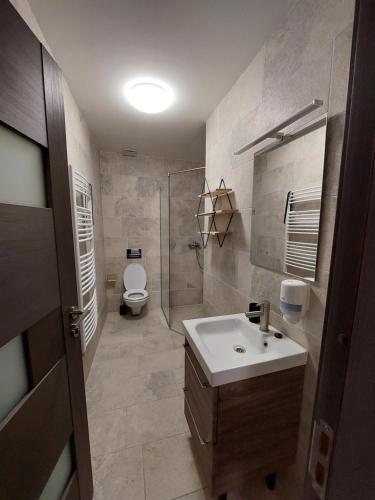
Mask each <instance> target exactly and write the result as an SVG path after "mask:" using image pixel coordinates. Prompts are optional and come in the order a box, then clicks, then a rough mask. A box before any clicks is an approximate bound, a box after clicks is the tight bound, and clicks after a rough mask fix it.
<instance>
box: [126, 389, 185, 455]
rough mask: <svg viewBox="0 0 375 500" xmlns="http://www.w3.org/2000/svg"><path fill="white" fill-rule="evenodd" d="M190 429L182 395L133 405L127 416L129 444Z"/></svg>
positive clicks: (146, 441)
mask: <svg viewBox="0 0 375 500" xmlns="http://www.w3.org/2000/svg"><path fill="white" fill-rule="evenodd" d="M187 431H188V427H187V423H186V420H185V416H184V399H183V397H181V396H178V397H174V398H168V399H160V400H158V401H152V402H150V403H145V404H143V405H136V406H131V407H129V408H128V409H127V416H126V438H125V439H126V443H127V446H133V445H137V444H143V443H149V442H151V441H156V440H157V439H162V438H165V437H168V436H174V435H177V434H182V433H184V432H187Z"/></svg>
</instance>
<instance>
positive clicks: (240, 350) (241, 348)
mask: <svg viewBox="0 0 375 500" xmlns="http://www.w3.org/2000/svg"><path fill="white" fill-rule="evenodd" d="M233 350H234V352H236V353H237V354H245V352H246V349H245V348H244V346H243V345H234V346H233Z"/></svg>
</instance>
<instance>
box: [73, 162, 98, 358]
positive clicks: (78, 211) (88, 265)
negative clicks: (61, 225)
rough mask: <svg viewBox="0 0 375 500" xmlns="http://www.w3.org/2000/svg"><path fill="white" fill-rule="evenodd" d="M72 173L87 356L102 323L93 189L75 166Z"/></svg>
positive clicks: (84, 343)
mask: <svg viewBox="0 0 375 500" xmlns="http://www.w3.org/2000/svg"><path fill="white" fill-rule="evenodd" d="M69 173H70V186H71V194H72V196H71V199H72V213H73V222H74V236H75V238H74V247H75V256H76V272H77V287H78V305H79V307H80V308H82V309H84V310H85V311H87V314H86V316H85V319H84V320H83V322H82V326H81V346H82V352H83V353H84V352H85V351H86V348H87V345H88V344H89V342H90V340H91V339H92V338H93V336H94V333H95V330H96V326H97V322H98V305H97V296H96V269H95V246H94V217H93V202H92V189H91V184H90V183H89V182H88V181H87V179H86V178H85V177H84V176H83V175H82V174H81V173H79V172H78V171H77V170H75V169H73V167H71V166H70V168H69Z"/></svg>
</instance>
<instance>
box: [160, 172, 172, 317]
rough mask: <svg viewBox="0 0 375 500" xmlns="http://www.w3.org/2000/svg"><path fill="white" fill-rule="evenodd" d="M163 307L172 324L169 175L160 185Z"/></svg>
mask: <svg viewBox="0 0 375 500" xmlns="http://www.w3.org/2000/svg"><path fill="white" fill-rule="evenodd" d="M160 269H161V279H160V286H161V308H162V310H163V312H164V315H165V319H166V320H167V323H168V325H170V302H169V176H168V179H166V180H165V182H163V183H162V185H161V187H160Z"/></svg>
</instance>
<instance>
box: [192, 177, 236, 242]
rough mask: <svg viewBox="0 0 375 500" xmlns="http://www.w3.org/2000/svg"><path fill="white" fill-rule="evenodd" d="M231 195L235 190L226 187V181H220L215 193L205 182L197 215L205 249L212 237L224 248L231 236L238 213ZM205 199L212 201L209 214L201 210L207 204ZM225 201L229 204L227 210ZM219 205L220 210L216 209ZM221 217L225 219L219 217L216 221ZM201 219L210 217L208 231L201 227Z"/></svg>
mask: <svg viewBox="0 0 375 500" xmlns="http://www.w3.org/2000/svg"><path fill="white" fill-rule="evenodd" d="M230 193H233V189H232V188H227V187H226V185H225V182H224V179H221V180H220V184H219V187H218V188H216V189H215V190H214V191H211V190H210V187H209V185H208V182H207V179H205V180H204V184H203V188H202V193H201V194H200V195H199V205H198V209H197V213H196V214H195V217H196V218H197V222H198V226H199V234H200V235H201V238H202V243H203V248H206V247H207V243H208V240H209V237H210V236H216V238H217V241H218V243H219V247H222V246H223V243H224V240H225V238H226V236H227V234H229V232H228V229H229V226H230V224H231V222H232V219H233V215H234V214H235V213H238V210H237V209H236V208H234V207H233V205H232V201H231V199H230V196H229V194H230ZM222 197H224V201H221V202H219V198H222ZM205 199H206V200H207V199H208V200H210V201H211V203H212V208H211V210H208V211H207V212H201V209H203V206H202V203H203V205H204V204H205V202H204V201H203V200H205ZM225 200H226V203H227V205H226V206H227V208H222V207H223V203H225ZM218 203H219V206H220V208H216V206H217V204H218ZM224 207H225V205H224ZM219 215H221V216H223V217H219V219H216V217H217V216H219ZM225 216H226V217H227V219H226V218H225ZM200 217H210V219H209V221H208V224H207V226H208V228H206V230H205V229H204V228H203V227H202V225H201V222H200ZM216 220H217V221H218V224H217V223H216ZM219 221H220V222H219Z"/></svg>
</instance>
